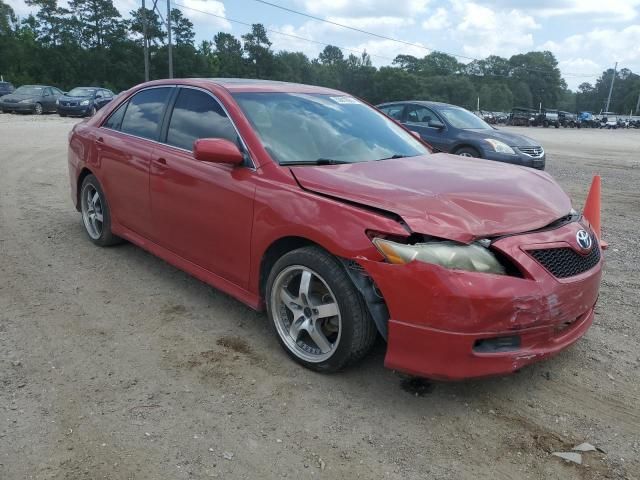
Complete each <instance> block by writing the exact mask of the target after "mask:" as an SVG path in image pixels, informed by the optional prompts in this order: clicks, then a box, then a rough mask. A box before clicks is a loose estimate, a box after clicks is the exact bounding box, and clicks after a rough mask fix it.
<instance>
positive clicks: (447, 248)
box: [373, 238, 506, 275]
mask: <svg viewBox="0 0 640 480" xmlns="http://www.w3.org/2000/svg"><path fill="white" fill-rule="evenodd" d="M373 244H374V245H375V246H376V248H377V249H378V251H379V252H380V253H381V254H382V256H383V257H384V258H385V259H386V260H387V261H388V262H389V263H395V264H400V265H402V264H406V263H409V262H413V261H416V262H423V263H433V264H435V265H440V266H441V267H445V268H451V269H454V270H466V271H469V272H482V273H493V274H496V275H505V274H506V271H505V268H504V267H503V266H502V265H501V264H500V262H499V261H498V259H497V258H496V257H495V255H494V254H493V253H491V252H490V251H489V250H488V249H486V248H485V247H483V246H481V245H479V244H477V243H472V244H471V245H461V244H459V243H455V242H450V241H443V242H429V243H416V244H415V245H405V244H402V243H396V242H392V241H391V240H385V239H382V238H374V239H373Z"/></svg>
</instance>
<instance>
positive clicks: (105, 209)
mask: <svg viewBox="0 0 640 480" xmlns="http://www.w3.org/2000/svg"><path fill="white" fill-rule="evenodd" d="M89 185H91V186H92V187H93V188H94V189H95V190H96V191H97V192H98V194H99V195H100V202H101V204H102V232H101V234H100V237H98V238H92V237H91V235H89V232H88V231H87V228H86V225H85V224H84V218H82V225H83V227H84V229H85V233H86V234H87V237H89V240H91V241H92V242H93V243H95V244H96V245H98V246H100V247H106V246H108V245H113V244H114V243H116V240H117V238H118V237H115V236H114V235H113V233H111V210H110V208H109V202H108V201H107V196H106V195H105V194H104V191H103V190H102V185H100V182H99V181H98V179H97V178H96V177H95V176H94V175H87V176H86V177H85V178H84V179H83V180H82V185H81V186H80V197H79V198H80V202H82V198H83V195H84V191H85V189H86V188H87V186H89ZM81 214H82V215H83V217H84V213H83V212H82V204H81Z"/></svg>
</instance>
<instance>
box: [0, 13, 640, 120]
mask: <svg viewBox="0 0 640 480" xmlns="http://www.w3.org/2000/svg"><path fill="white" fill-rule="evenodd" d="M26 3H27V4H28V5H30V6H32V7H34V10H35V11H36V13H35V14H32V15H29V16H28V17H26V18H23V19H18V18H17V17H16V15H15V13H14V12H13V10H12V8H11V7H10V6H8V5H7V4H5V3H4V2H3V0H0V74H2V75H3V76H4V78H5V79H7V80H10V81H12V82H13V83H14V84H16V85H21V84H29V83H42V84H51V85H55V86H57V87H60V88H62V89H63V90H66V89H68V88H71V87H74V86H77V85H101V86H105V87H107V88H111V89H112V90H115V91H120V90H124V89H127V88H129V87H131V86H133V85H135V84H137V83H140V82H142V81H144V65H143V41H142V31H143V18H144V16H145V15H146V19H147V35H148V38H149V44H150V59H151V60H150V77H151V78H152V79H154V78H164V77H166V76H167V71H168V53H167V52H168V48H167V35H166V27H165V24H164V23H163V19H161V18H160V17H159V15H158V14H157V13H156V12H155V11H151V10H143V9H142V8H139V9H137V10H135V11H132V12H129V17H128V18H123V17H122V15H121V14H120V12H119V11H118V10H117V9H116V8H115V6H114V5H113V1H112V0H70V1H69V3H68V7H62V6H60V5H59V4H58V2H57V0H26ZM170 15H171V24H172V40H173V44H174V47H173V58H174V75H175V76H176V77H251V78H263V79H272V80H282V81H290V82H300V83H308V84H315V85H322V86H327V87H332V88H336V89H339V90H343V91H346V92H349V93H352V94H354V95H357V96H359V97H361V98H364V99H365V100H367V101H369V102H371V103H379V102H382V101H392V100H401V99H428V100H434V101H442V102H447V103H453V104H456V105H461V106H464V107H466V108H469V109H475V108H476V105H477V99H478V97H480V108H481V109H483V110H499V111H508V110H510V109H511V108H512V107H514V106H520V107H533V108H538V107H539V105H540V104H542V106H543V108H545V107H546V108H559V109H561V110H568V111H576V110H590V111H595V112H598V111H600V110H601V109H602V108H603V105H604V100H605V99H606V95H607V93H608V85H609V82H610V80H611V76H612V74H613V70H609V71H607V72H603V74H602V76H601V77H600V78H599V79H598V80H597V82H596V83H595V85H591V84H589V83H583V84H581V85H580V87H579V90H578V92H572V91H571V90H569V89H568V88H567V84H566V82H565V80H564V79H563V78H562V75H561V72H560V70H559V68H558V62H557V60H556V58H555V57H554V55H553V54H552V53H551V52H548V51H544V52H528V53H524V54H519V55H514V56H512V57H511V58H503V57H500V56H490V57H488V58H485V59H482V60H476V61H472V62H470V63H466V64H464V63H461V62H459V61H458V60H457V59H456V58H455V57H453V56H451V55H448V54H446V53H442V52H437V51H434V52H431V53H429V54H428V55H425V56H424V57H423V58H418V57H415V56H411V55H398V56H397V57H396V58H395V60H394V61H393V63H392V65H390V66H384V67H380V68H376V67H374V66H373V65H372V62H371V57H370V56H369V55H368V54H367V53H366V52H363V53H362V54H360V55H354V54H349V55H345V54H344V52H343V51H342V50H341V49H340V48H338V47H336V46H332V45H328V46H326V47H325V48H324V50H323V51H322V52H321V53H320V54H319V55H318V57H317V58H313V59H310V58H309V57H308V56H307V55H305V54H304V53H301V52H289V51H274V50H273V49H272V42H271V41H270V40H269V37H268V35H267V31H266V29H265V27H264V26H263V25H262V24H254V25H253V26H252V28H251V31H249V32H248V33H246V34H244V35H242V36H241V37H240V38H236V37H235V36H233V35H231V34H229V33H225V32H220V33H218V34H217V35H215V36H214V37H213V38H212V39H211V40H205V41H202V42H200V43H199V44H198V45H196V44H195V32H194V26H193V23H192V22H191V21H190V20H189V19H188V18H186V17H185V16H184V15H183V14H182V12H181V11H180V10H178V9H173V10H172V11H171V14H170ZM617 75H618V77H617V79H616V83H615V87H614V94H613V101H612V107H611V110H616V111H619V112H629V111H630V110H631V109H633V108H635V102H636V100H637V95H638V93H639V92H640V77H639V76H638V75H636V74H634V73H632V72H631V71H629V70H627V69H623V70H621V71H620V72H618V73H617Z"/></svg>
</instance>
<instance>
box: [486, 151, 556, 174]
mask: <svg viewBox="0 0 640 480" xmlns="http://www.w3.org/2000/svg"><path fill="white" fill-rule="evenodd" d="M483 156H484V158H486V159H487V160H495V161H497V162H504V163H511V164H514V165H521V166H523V167H530V168H536V169H538V170H544V168H545V165H546V161H547V154H546V153H544V154H543V155H542V156H541V157H531V156H529V155H525V154H524V153H520V152H518V151H517V150H516V154H515V155H508V154H506V153H499V152H496V151H494V150H485V151H483Z"/></svg>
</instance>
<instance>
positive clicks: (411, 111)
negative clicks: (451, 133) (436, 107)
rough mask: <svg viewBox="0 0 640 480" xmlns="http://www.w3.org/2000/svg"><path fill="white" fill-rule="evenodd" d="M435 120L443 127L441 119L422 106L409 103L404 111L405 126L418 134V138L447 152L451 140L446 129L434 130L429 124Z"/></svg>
mask: <svg viewBox="0 0 640 480" xmlns="http://www.w3.org/2000/svg"><path fill="white" fill-rule="evenodd" d="M432 120H436V121H439V122H441V123H442V124H443V125H444V122H443V121H442V119H441V118H440V117H439V116H438V115H437V114H436V113H435V112H434V111H433V110H432V109H430V108H428V107H425V106H424V105H419V104H413V103H410V104H408V105H407V108H406V111H405V126H406V127H407V128H408V129H409V130H412V131H414V132H417V133H419V134H420V137H421V138H422V139H423V140H425V141H426V142H428V143H429V144H430V145H432V146H433V147H435V148H436V149H437V150H439V151H441V152H449V150H450V148H451V146H452V140H451V139H449V138H448V135H447V133H448V132H447V127H446V126H445V127H444V128H436V127H431V126H429V122H431V121H432Z"/></svg>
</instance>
